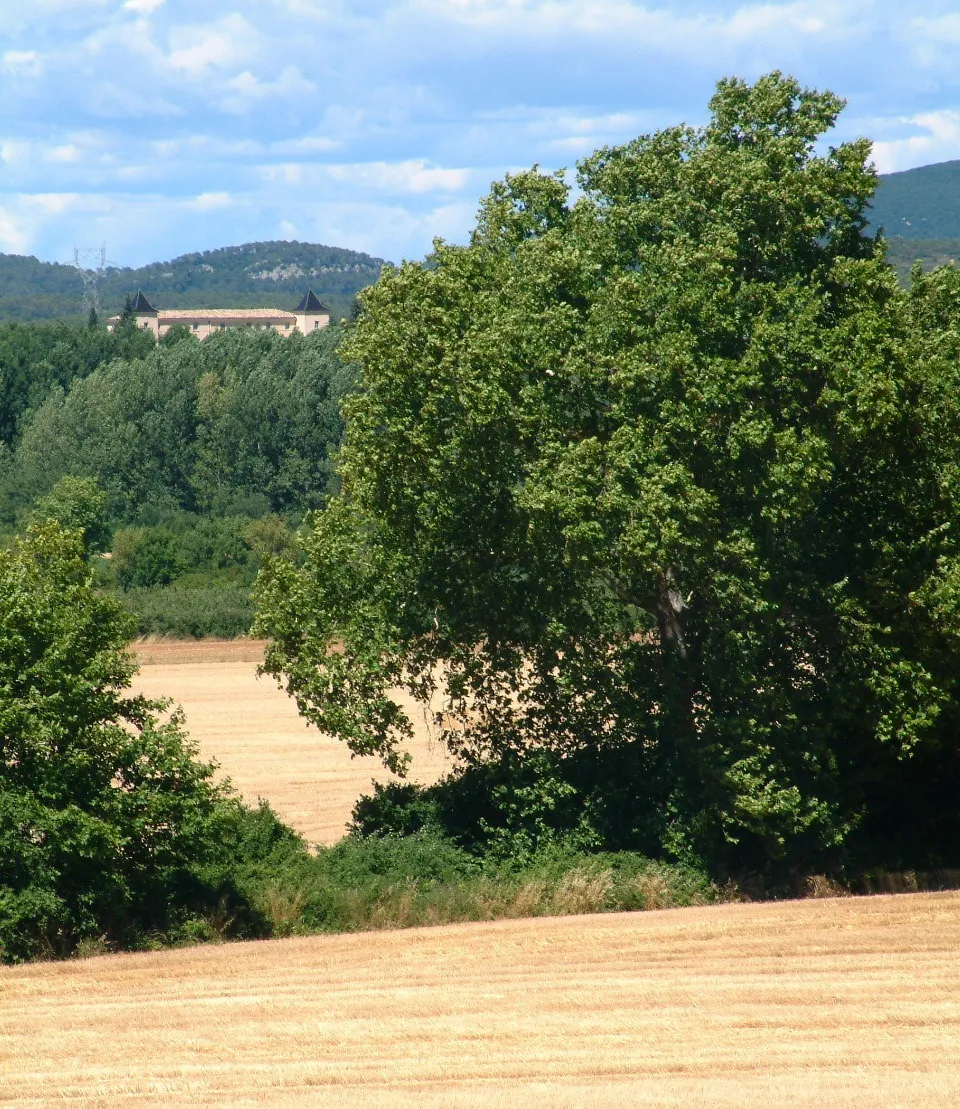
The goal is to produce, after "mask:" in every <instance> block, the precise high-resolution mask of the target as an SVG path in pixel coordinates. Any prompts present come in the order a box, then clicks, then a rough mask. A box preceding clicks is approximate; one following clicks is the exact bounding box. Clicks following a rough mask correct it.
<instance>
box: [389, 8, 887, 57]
mask: <svg viewBox="0 0 960 1109" xmlns="http://www.w3.org/2000/svg"><path fill="white" fill-rule="evenodd" d="M410 7H411V9H413V10H414V11H418V12H420V13H422V14H423V15H426V16H429V17H431V18H433V19H435V20H437V21H446V22H453V23H460V24H464V25H466V26H468V27H469V28H470V29H471V30H472V31H474V32H480V33H489V34H493V35H503V34H509V35H510V37H511V41H512V40H515V39H516V38H521V37H522V38H527V39H530V38H534V39H538V40H539V41H540V42H541V43H546V42H549V41H550V40H555V39H557V38H559V37H569V36H589V37H590V38H595V39H601V40H604V41H608V42H609V41H617V42H629V43H630V44H631V45H635V46H637V47H640V48H641V49H642V50H643V51H644V52H645V53H648V52H651V51H654V52H660V53H666V54H670V55H685V56H689V54H690V53H691V52H692V51H696V52H701V51H710V52H712V56H713V57H714V58H716V51H717V50H718V49H720V48H722V47H727V46H730V45H742V44H747V45H749V46H750V47H751V48H753V47H756V46H758V45H760V44H761V43H780V44H783V45H789V46H791V47H795V46H796V45H797V39H798V37H799V38H801V39H803V38H806V39H815V40H816V41H817V42H818V43H821V44H822V43H823V42H824V41H827V40H836V39H842V38H847V37H849V36H851V35H853V34H855V33H856V32H857V30H858V29H859V28H860V26H861V23H862V19H863V18H864V17H867V16H868V15H869V14H870V12H871V9H872V7H873V5H871V4H869V3H867V2H865V0H846V2H845V3H844V4H843V5H838V4H836V3H831V2H829V0H796V2H794V3H788V4H776V3H766V4H743V5H741V6H739V7H737V8H735V9H734V10H733V11H730V10H729V8H727V9H726V10H722V11H720V12H709V11H706V10H703V9H701V10H699V11H696V12H695V13H693V14H687V13H686V12H684V11H682V10H680V11H678V10H671V8H670V7H669V6H668V5H665V4H661V5H660V6H659V7H646V6H644V5H643V4H637V3H631V2H630V0H411V4H410Z"/></svg>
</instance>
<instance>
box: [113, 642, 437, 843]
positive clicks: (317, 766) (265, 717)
mask: <svg viewBox="0 0 960 1109" xmlns="http://www.w3.org/2000/svg"><path fill="white" fill-rule="evenodd" d="M134 646H135V650H136V653H137V657H138V660H139V662H140V666H141V670H140V673H139V675H138V676H137V677H136V678H135V679H134V687H135V688H136V689H137V690H138V691H141V692H143V693H146V694H147V695H149V696H150V697H170V698H172V699H173V701H174V702H176V703H177V704H180V705H182V706H183V710H184V712H185V713H186V718H187V730H188V731H189V733H190V735H191V736H192V737H193V739H194V740H195V741H196V742H197V743H198V744H199V747H200V753H201V755H202V756H203V757H204V758H207V759H216V761H217V762H218V763H219V764H220V767H221V771H222V773H223V774H225V775H227V776H228V777H229V778H230V779H231V780H232V782H233V784H234V785H235V786H236V787H237V789H238V790H239V791H240V792H241V793H242V794H243V795H244V797H246V798H247V800H249V801H251V802H255V801H256V800H257V798H258V797H263V798H265V799H266V800H268V801H269V802H270V804H271V805H272V806H273V808H274V809H275V810H276V812H277V814H278V815H279V816H280V818H281V819H282V820H284V821H286V822H287V823H288V824H289V825H291V827H293V828H295V829H296V830H297V831H298V832H300V833H301V835H303V836H304V837H305V838H306V839H307V841H308V842H310V843H334V842H336V840H338V839H339V838H340V837H341V836H342V835H343V834H344V830H345V827H344V826H345V824H346V822H347V820H348V819H349V818H350V812H351V810H352V809H353V806H354V803H355V802H356V800H357V798H358V797H359V796H360V794H361V793H369V792H370V789H371V785H370V783H371V780H372V779H377V780H378V781H387V780H389V779H390V778H391V777H392V775H390V774H389V773H388V772H387V771H385V770H384V769H383V767H382V765H381V764H380V761H379V760H378V759H375V758H370V757H364V758H351V756H350V752H349V751H348V750H347V748H346V747H345V746H344V745H343V743H341V742H340V741H339V740H335V739H333V738H331V737H330V736H327V735H324V734H323V733H322V732H319V731H318V730H317V729H316V728H313V727H308V726H307V724H305V723H304V721H303V719H302V718H301V717H300V716H299V715H298V714H297V708H296V705H295V704H294V702H293V700H292V699H291V698H290V697H288V696H287V695H286V693H284V692H283V691H282V690H281V689H280V688H279V687H278V686H277V683H276V682H275V681H274V679H273V678H271V677H262V678H258V677H257V665H258V664H259V663H261V662H262V661H263V648H264V644H263V643H262V642H260V641H258V640H249V639H248V640H242V639H239V640H227V641H217V640H200V641H194V642H178V641H171V640H166V641H160V642H155V643H149V642H147V643H138V644H135V645H134ZM401 700H402V698H401ZM406 703H407V705H408V706H409V713H410V719H411V720H412V721H413V723H414V726H415V727H416V738H415V741H414V743H413V744H412V746H411V751H410V753H411V755H412V756H413V766H412V770H411V773H410V779H411V780H415V781H419V782H421V783H423V784H428V783H430V782H433V781H436V779H437V778H438V777H440V775H441V774H442V773H443V772H444V770H445V769H446V767H447V761H446V757H445V752H444V751H442V750H441V749H440V748H439V746H438V745H437V744H435V743H433V742H432V740H431V736H430V730H429V728H428V726H427V723H426V721H425V720H424V717H423V711H422V709H421V708H420V707H419V706H417V705H414V704H412V703H411V702H410V701H409V699H408V700H407V702H406Z"/></svg>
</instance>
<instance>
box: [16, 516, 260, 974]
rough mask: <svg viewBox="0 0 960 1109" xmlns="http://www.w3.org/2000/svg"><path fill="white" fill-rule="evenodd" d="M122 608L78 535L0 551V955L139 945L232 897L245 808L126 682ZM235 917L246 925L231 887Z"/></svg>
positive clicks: (40, 535)
mask: <svg viewBox="0 0 960 1109" xmlns="http://www.w3.org/2000/svg"><path fill="white" fill-rule="evenodd" d="M128 633H129V624H128V620H127V618H126V617H125V615H124V614H123V612H122V611H121V609H120V608H119V607H118V606H117V605H116V603H115V602H113V601H112V600H110V599H109V598H107V597H105V596H103V595H102V594H101V593H99V592H98V591H97V590H95V589H93V588H92V585H91V581H90V574H89V571H88V569H87V567H86V564H85V561H84V558H83V547H82V542H81V538H80V534H79V532H70V531H64V530H62V529H61V528H60V527H59V526H58V525H56V524H54V523H50V522H48V523H43V524H38V525H35V526H33V527H32V528H31V529H30V530H29V531H28V533H27V534H26V536H25V537H23V538H21V539H19V540H17V542H16V543H15V544H14V545H13V546H12V547H11V548H10V549H9V550H6V551H3V552H0V959H3V960H5V961H11V960H12V961H17V960H21V959H26V958H31V957H34V956H36V955H44V954H47V955H64V954H67V953H69V952H70V951H72V950H73V949H74V948H75V947H76V946H77V945H78V944H79V943H80V942H81V941H83V940H84V939H88V940H89V939H97V938H102V939H104V941H105V942H107V943H108V944H110V945H116V946H131V945H133V946H136V945H137V944H139V943H142V942H143V941H144V939H145V937H146V936H147V935H148V934H150V933H152V932H161V933H163V932H169V931H171V930H175V929H176V928H177V927H178V926H180V925H181V924H183V923H184V922H185V921H186V920H187V919H189V918H190V917H191V916H194V915H196V914H198V913H199V914H202V913H204V912H211V911H212V910H213V909H214V907H215V906H217V905H218V904H220V903H221V902H222V901H223V899H224V898H228V899H229V898H230V897H231V896H234V892H233V888H232V885H231V882H232V879H231V877H230V875H231V870H232V869H235V867H236V858H235V857H234V858H231V855H230V852H229V846H230V842H231V837H233V838H235V833H234V831H233V829H235V827H236V825H237V824H238V822H241V821H242V811H241V809H240V807H239V805H238V802H237V801H236V800H235V799H233V797H232V796H231V795H230V793H229V792H228V791H227V790H225V789H223V788H221V787H218V786H216V785H214V783H213V781H212V767H211V766H209V765H207V764H205V763H201V762H198V761H197V760H196V759H195V757H194V756H195V751H194V749H193V748H192V747H191V745H190V744H189V742H188V741H187V739H186V737H185V735H184V733H183V729H182V719H181V718H180V716H179V715H177V714H176V713H174V714H173V715H172V716H170V718H169V719H168V720H167V721H166V722H165V723H162V722H160V720H159V719H158V716H157V713H158V710H160V709H161V708H162V707H163V706H162V705H161V704H159V703H156V702H151V701H148V700H146V699H145V698H144V697H142V696H131V695H129V694H128V693H127V688H128V686H129V684H130V679H131V677H132V675H133V672H134V668H135V667H134V663H133V660H132V657H131V656H130V655H128V654H126V653H125V652H124V650H123V643H124V641H125V639H126V636H127V635H128ZM234 900H235V901H236V905H235V907H234V910H232V911H234V915H235V916H236V919H237V921H238V924H237V929H238V930H239V931H240V932H241V933H242V931H243V928H244V927H249V928H254V930H255V928H256V918H255V914H253V913H252V911H249V912H246V915H245V916H244V902H243V899H242V897H239V895H236V896H234Z"/></svg>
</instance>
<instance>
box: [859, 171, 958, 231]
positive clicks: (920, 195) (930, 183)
mask: <svg viewBox="0 0 960 1109" xmlns="http://www.w3.org/2000/svg"><path fill="white" fill-rule="evenodd" d="M870 223H871V226H873V227H882V228H883V231H884V234H885V235H887V236H888V237H890V238H894V237H895V238H902V239H935V240H943V239H952V240H957V239H960V160H958V161H953V162H937V163H936V164H935V165H931V166H918V167H917V168H916V169H907V170H903V171H902V172H900V173H884V174H881V176H880V179H879V184H878V186H877V191H876V195H875V196H874V198H873V200H872V201H871V204H870Z"/></svg>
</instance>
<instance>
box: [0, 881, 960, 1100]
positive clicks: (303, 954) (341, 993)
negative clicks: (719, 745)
mask: <svg viewBox="0 0 960 1109" xmlns="http://www.w3.org/2000/svg"><path fill="white" fill-rule="evenodd" d="M958 1047H960V895H958V894H957V893H941V894H907V895H899V896H884V897H873V898H848V899H837V900H825V901H812V900H811V901H800V902H796V901H794V902H780V903H778V904H764V905H720V906H714V907H710V908H697V909H679V910H672V911H665V912H650V913H635V914H617V915H610V916H593V917H563V918H552V919H539V920H521V921H499V922H495V923H489V924H467V925H456V926H449V927H444V928H429V929H420V930H411V931H406V932H380V933H364V934H360V935H341V936H324V937H313V938H308V939H291V940H273V941H269V942H263V943H253V944H233V945H226V946H222V947H195V948H190V949H185V950H179V951H167V952H163V953H156V954H137V955H116V956H106V957H100V958H94V959H88V960H85V961H74V962H67V963H39V964H33V965H30V966H24V967H16V968H8V969H4V970H0V1104H2V1105H16V1106H38V1107H39V1106H47V1105H53V1104H56V1105H73V1106H78V1107H79V1106H89V1107H94V1106H100V1107H118V1109H119V1107H131V1109H132V1107H133V1106H134V1105H139V1106H148V1107H149V1106H156V1107H161V1106H162V1107H166V1106H289V1107H302V1106H358V1107H361V1106H362V1107H374V1106H377V1107H379V1106H403V1105H414V1106H429V1107H434V1106H436V1107H439V1106H444V1107H456V1106H474V1105H476V1106H503V1107H508V1106H511V1107H512V1106H516V1105H523V1106H551V1107H553V1106H569V1107H573V1106H578V1107H579V1106H583V1107H590V1106H678V1107H679V1106H683V1107H691V1106H708V1105H709V1106H723V1107H730V1109H732V1107H740V1106H767V1105H776V1106H795V1105H804V1106H814V1105H816V1106H819V1105H830V1106H843V1107H853V1106H857V1107H858V1109H862V1107H864V1106H877V1107H879V1106H883V1107H885V1109H891V1107H894V1106H911V1107H913V1106H915V1107H920V1106H923V1107H925V1109H932V1107H935V1106H956V1105H960V1053H958Z"/></svg>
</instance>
